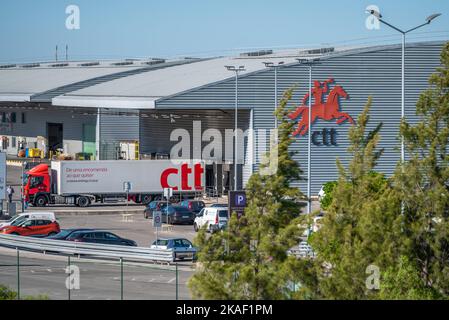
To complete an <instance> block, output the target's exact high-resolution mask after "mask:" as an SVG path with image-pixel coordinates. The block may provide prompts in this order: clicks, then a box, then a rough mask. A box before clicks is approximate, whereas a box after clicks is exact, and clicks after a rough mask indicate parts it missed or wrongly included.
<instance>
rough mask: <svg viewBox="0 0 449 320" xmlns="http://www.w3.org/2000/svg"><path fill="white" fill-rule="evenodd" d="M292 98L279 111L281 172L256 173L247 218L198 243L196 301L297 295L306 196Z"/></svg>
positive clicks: (234, 217)
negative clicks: (295, 150) (294, 149)
mask: <svg viewBox="0 0 449 320" xmlns="http://www.w3.org/2000/svg"><path fill="white" fill-rule="evenodd" d="M291 96H292V90H289V91H287V92H286V93H285V95H284V97H283V99H282V101H281V102H280V105H279V107H278V108H277V111H276V116H277V117H278V119H279V120H280V122H281V124H280V126H279V138H278V144H277V147H275V149H272V150H271V152H272V154H277V171H276V172H275V173H272V174H261V172H260V171H259V172H257V173H254V174H253V175H252V176H251V178H250V180H249V182H248V184H247V186H246V192H247V208H246V209H245V213H244V215H242V216H241V217H240V218H238V217H237V215H236V214H232V217H231V219H230V221H229V223H228V227H227V229H226V230H224V231H223V232H218V233H214V234H212V235H211V236H209V237H208V236H207V235H206V234H205V230H201V231H200V233H199V235H198V236H197V238H196V239H195V243H196V244H197V245H198V247H199V248H200V251H199V253H198V262H199V265H200V267H199V268H198V270H197V272H196V273H195V274H194V276H193V277H192V278H191V280H190V282H189V286H190V289H191V292H192V295H193V297H194V298H200V299H201V298H202V299H287V298H291V297H292V296H293V294H294V292H292V291H293V290H292V289H291V284H292V283H295V281H296V280H297V279H296V278H297V277H298V274H297V272H296V270H297V267H298V265H297V264H298V260H297V259H296V258H295V257H292V256H289V255H288V254H287V251H288V249H290V248H291V247H293V246H295V245H297V244H298V242H299V238H300V236H301V234H302V230H301V228H299V227H298V222H299V220H298V216H299V214H300V211H301V207H302V206H303V204H302V203H301V202H300V200H301V199H303V198H304V196H303V194H302V193H301V192H300V190H299V189H298V188H297V187H294V186H293V183H294V182H297V181H298V180H300V179H301V173H302V172H301V170H300V168H299V167H298V165H297V163H296V162H295V161H294V160H293V159H292V157H291V156H292V155H291V153H290V151H289V146H290V145H291V143H292V141H293V140H292V139H293V137H292V135H291V132H292V129H293V125H294V123H292V122H290V121H288V118H287V114H288V112H289V111H288V110H287V104H288V102H289V100H290V99H291ZM271 160H274V159H272V158H271ZM266 166H268V164H267V165H263V166H261V167H262V169H263V168H264V167H266Z"/></svg>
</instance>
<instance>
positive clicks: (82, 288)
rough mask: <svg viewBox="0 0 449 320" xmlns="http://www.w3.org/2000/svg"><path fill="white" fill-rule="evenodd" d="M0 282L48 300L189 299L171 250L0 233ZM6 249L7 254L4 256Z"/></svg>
mask: <svg viewBox="0 0 449 320" xmlns="http://www.w3.org/2000/svg"><path fill="white" fill-rule="evenodd" d="M0 246H1V247H3V248H7V249H6V250H5V249H2V251H1V252H0V256H2V258H1V259H0V284H3V285H8V286H9V287H10V288H11V289H13V290H16V291H17V295H18V299H22V298H23V297H25V296H29V295H32V296H37V297H38V298H39V297H40V298H42V296H41V295H45V296H48V297H49V298H50V299H152V300H153V299H178V298H179V297H180V293H179V291H180V288H181V291H182V293H181V298H182V299H188V298H190V297H189V293H188V290H187V287H186V285H185V284H186V282H187V276H186V275H187V273H188V272H189V271H190V270H189V269H190V268H191V265H190V266H189V265H188V264H187V265H182V266H181V268H182V269H183V270H182V272H181V273H182V274H183V277H182V283H180V277H179V274H180V272H179V268H178V264H177V263H176V264H175V263H174V261H173V252H172V250H165V249H151V248H143V247H124V246H113V245H102V244H89V243H76V242H70V241H59V240H50V239H37V238H30V237H21V236H13V235H0ZM4 251H6V252H7V254H3V252H4Z"/></svg>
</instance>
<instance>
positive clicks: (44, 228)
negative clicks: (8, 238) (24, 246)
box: [1, 219, 61, 237]
mask: <svg viewBox="0 0 449 320" xmlns="http://www.w3.org/2000/svg"><path fill="white" fill-rule="evenodd" d="M60 231H61V229H60V228H59V223H58V222H57V221H56V220H53V221H52V220H50V219H28V220H24V221H22V222H21V223H19V224H17V225H11V226H8V227H5V228H3V230H2V231H1V232H2V233H3V234H14V235H20V236H33V237H46V236H52V235H55V234H57V233H59V232H60Z"/></svg>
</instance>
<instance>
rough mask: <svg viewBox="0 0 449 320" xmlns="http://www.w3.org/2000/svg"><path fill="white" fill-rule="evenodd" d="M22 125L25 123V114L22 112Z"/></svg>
mask: <svg viewBox="0 0 449 320" xmlns="http://www.w3.org/2000/svg"><path fill="white" fill-rule="evenodd" d="M21 122H22V123H26V118H25V112H22V121H21Z"/></svg>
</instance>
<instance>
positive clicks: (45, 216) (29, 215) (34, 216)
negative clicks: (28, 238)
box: [0, 212, 56, 230]
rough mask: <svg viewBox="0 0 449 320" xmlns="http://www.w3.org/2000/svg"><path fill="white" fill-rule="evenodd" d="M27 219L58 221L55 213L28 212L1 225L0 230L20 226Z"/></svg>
mask: <svg viewBox="0 0 449 320" xmlns="http://www.w3.org/2000/svg"><path fill="white" fill-rule="evenodd" d="M27 219H49V220H51V221H54V220H56V218H55V213H54V212H27V213H20V214H18V215H16V216H14V217H12V218H11V219H9V220H8V221H5V222H2V223H0V230H1V229H2V228H4V227H8V226H10V225H18V224H20V223H21V222H22V221H24V220H27Z"/></svg>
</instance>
